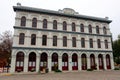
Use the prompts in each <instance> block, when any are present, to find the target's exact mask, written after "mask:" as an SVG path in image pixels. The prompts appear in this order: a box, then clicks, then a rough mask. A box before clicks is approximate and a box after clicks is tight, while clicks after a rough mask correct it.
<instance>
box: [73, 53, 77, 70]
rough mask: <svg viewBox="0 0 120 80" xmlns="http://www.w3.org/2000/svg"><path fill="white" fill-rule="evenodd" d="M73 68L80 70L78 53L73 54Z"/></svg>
mask: <svg viewBox="0 0 120 80" xmlns="http://www.w3.org/2000/svg"><path fill="white" fill-rule="evenodd" d="M72 70H78V56H77V54H76V53H74V54H73V55H72Z"/></svg>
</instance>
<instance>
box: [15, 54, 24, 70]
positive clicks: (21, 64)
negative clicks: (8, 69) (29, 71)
mask: <svg viewBox="0 0 120 80" xmlns="http://www.w3.org/2000/svg"><path fill="white" fill-rule="evenodd" d="M23 67H24V53H23V52H18V53H17V55H16V69H15V71H18V70H19V69H20V70H21V71H23Z"/></svg>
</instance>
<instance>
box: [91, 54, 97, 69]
mask: <svg viewBox="0 0 120 80" xmlns="http://www.w3.org/2000/svg"><path fill="white" fill-rule="evenodd" d="M90 65H91V69H96V67H97V66H96V64H95V56H94V54H91V55H90Z"/></svg>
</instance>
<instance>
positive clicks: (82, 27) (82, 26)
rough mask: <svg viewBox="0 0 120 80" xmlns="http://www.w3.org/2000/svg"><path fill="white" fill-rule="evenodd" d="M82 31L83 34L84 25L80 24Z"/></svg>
mask: <svg viewBox="0 0 120 80" xmlns="http://www.w3.org/2000/svg"><path fill="white" fill-rule="evenodd" d="M80 30H81V32H84V25H83V24H80Z"/></svg>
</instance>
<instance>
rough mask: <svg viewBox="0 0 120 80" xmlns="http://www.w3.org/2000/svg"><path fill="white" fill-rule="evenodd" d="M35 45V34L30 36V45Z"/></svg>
mask: <svg viewBox="0 0 120 80" xmlns="http://www.w3.org/2000/svg"><path fill="white" fill-rule="evenodd" d="M35 44H36V34H32V35H31V45H35Z"/></svg>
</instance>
